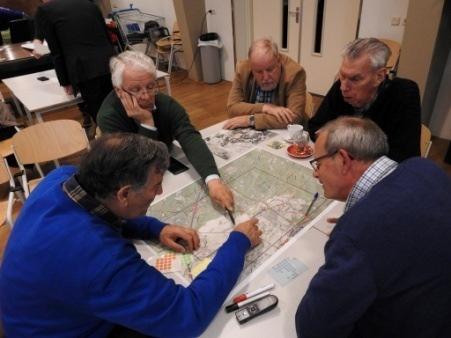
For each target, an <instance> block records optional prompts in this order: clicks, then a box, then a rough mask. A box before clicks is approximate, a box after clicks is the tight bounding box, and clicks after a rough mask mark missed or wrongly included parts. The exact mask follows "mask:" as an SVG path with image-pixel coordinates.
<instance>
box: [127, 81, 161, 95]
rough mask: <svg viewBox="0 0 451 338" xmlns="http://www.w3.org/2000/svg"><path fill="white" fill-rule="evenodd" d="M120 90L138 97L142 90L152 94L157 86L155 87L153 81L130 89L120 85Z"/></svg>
mask: <svg viewBox="0 0 451 338" xmlns="http://www.w3.org/2000/svg"><path fill="white" fill-rule="evenodd" d="M122 90H123V91H124V92H126V93H127V94H129V95H131V96H134V97H140V96H141V95H142V93H143V92H145V93H146V94H148V95H154V94H155V93H156V92H157V90H158V87H157V85H156V83H155V82H153V83H151V84H149V85H148V86H147V87H142V88H137V89H130V90H128V89H125V88H124V87H122Z"/></svg>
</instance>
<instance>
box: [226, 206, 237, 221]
mask: <svg viewBox="0 0 451 338" xmlns="http://www.w3.org/2000/svg"><path fill="white" fill-rule="evenodd" d="M226 211H227V213H228V214H229V217H230V219H231V220H232V223H233V225H236V224H235V217H233V214H232V212H231V211H230V210H229V209H227V208H226Z"/></svg>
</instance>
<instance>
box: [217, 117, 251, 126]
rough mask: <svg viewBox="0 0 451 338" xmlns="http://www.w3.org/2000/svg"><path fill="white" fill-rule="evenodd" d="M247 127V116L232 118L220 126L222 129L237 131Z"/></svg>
mask: <svg viewBox="0 0 451 338" xmlns="http://www.w3.org/2000/svg"><path fill="white" fill-rule="evenodd" d="M246 127H249V115H244V116H237V117H232V118H231V119H229V120H227V121H226V123H224V125H223V126H222V128H223V129H237V128H246Z"/></svg>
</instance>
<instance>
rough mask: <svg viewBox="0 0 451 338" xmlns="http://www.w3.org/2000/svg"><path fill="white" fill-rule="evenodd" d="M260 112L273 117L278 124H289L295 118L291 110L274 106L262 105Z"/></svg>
mask: <svg viewBox="0 0 451 338" xmlns="http://www.w3.org/2000/svg"><path fill="white" fill-rule="evenodd" d="M262 112H263V113H265V114H268V115H272V116H274V117H275V118H276V119H277V121H279V122H280V123H285V124H288V123H291V122H293V121H294V119H295V118H296V114H295V113H293V112H292V111H291V109H288V108H285V107H281V106H275V105H273V104H264V105H263V109H262Z"/></svg>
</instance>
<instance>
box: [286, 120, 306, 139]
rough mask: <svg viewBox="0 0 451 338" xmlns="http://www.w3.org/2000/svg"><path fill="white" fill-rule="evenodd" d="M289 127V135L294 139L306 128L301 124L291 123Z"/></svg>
mask: <svg viewBox="0 0 451 338" xmlns="http://www.w3.org/2000/svg"><path fill="white" fill-rule="evenodd" d="M287 129H288V136H289V137H290V139H292V140H294V139H295V137H296V135H298V134H301V133H302V131H303V130H304V127H303V126H302V125H300V124H289V125H288V126H287Z"/></svg>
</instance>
